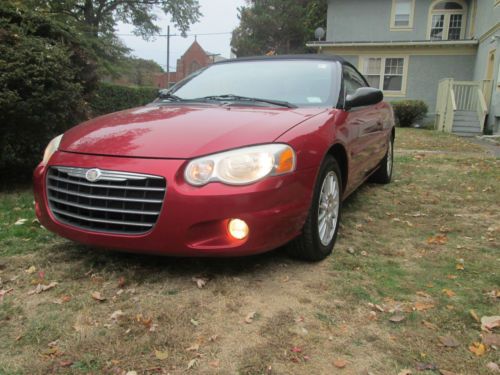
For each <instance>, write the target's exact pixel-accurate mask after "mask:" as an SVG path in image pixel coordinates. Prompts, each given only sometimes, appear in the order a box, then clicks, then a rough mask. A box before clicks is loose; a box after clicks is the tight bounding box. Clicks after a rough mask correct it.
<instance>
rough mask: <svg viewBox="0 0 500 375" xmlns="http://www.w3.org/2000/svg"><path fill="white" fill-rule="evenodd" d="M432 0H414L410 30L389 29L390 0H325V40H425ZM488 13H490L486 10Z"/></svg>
mask: <svg viewBox="0 0 500 375" xmlns="http://www.w3.org/2000/svg"><path fill="white" fill-rule="evenodd" d="M472 1H473V0H469V1H466V2H467V13H468V14H467V28H466V33H465V36H466V39H469V37H470V35H469V30H470V21H471V18H472V17H471V13H472V9H473V7H472V6H471V5H472ZM478 1H480V2H483V1H484V2H487V1H489V2H491V4H493V0H478ZM432 3H433V0H415V16H414V20H413V30H412V31H391V28H390V22H391V9H392V0H364V1H363V0H328V18H327V32H326V40H327V41H332V42H387V41H410V40H426V39H427V26H428V19H429V7H430V6H431V4H432ZM490 13H491V11H490ZM488 17H494V16H492V15H491V14H488ZM497 17H498V16H497ZM497 19H498V18H497Z"/></svg>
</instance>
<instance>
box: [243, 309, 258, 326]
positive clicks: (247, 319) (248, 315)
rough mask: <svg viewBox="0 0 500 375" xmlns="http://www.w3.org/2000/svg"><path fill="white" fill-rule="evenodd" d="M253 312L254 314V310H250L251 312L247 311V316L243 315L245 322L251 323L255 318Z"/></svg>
mask: <svg viewBox="0 0 500 375" xmlns="http://www.w3.org/2000/svg"><path fill="white" fill-rule="evenodd" d="M255 314H256V312H255V311H252V312H251V313H248V314H247V316H246V317H245V323H247V324H250V323H252V322H253V320H254V319H255Z"/></svg>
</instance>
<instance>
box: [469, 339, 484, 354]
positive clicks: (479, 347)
mask: <svg viewBox="0 0 500 375" xmlns="http://www.w3.org/2000/svg"><path fill="white" fill-rule="evenodd" d="M469 350H470V351H471V352H472V353H474V354H475V355H477V356H478V357H480V356H482V355H484V353H486V345H484V344H483V343H479V342H473V343H472V345H470V346H469Z"/></svg>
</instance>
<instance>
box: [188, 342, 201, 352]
mask: <svg viewBox="0 0 500 375" xmlns="http://www.w3.org/2000/svg"><path fill="white" fill-rule="evenodd" d="M199 349H200V344H198V343H195V344H193V345H191V346H190V347H189V348H187V349H186V351H187V352H197V351H198V350H199Z"/></svg>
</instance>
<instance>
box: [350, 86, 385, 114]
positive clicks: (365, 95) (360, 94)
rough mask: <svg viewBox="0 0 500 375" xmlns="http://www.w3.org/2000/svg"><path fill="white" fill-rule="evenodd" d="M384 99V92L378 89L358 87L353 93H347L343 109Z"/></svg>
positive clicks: (372, 103) (375, 102)
mask: <svg viewBox="0 0 500 375" xmlns="http://www.w3.org/2000/svg"><path fill="white" fill-rule="evenodd" d="M382 100H384V94H383V93H382V91H381V90H379V89H374V88H373V87H360V88H359V89H357V90H356V91H355V92H354V94H352V95H347V97H346V99H345V109H346V110H349V109H351V108H356V107H364V106H367V105H374V104H377V103H380V102H381V101H382Z"/></svg>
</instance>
